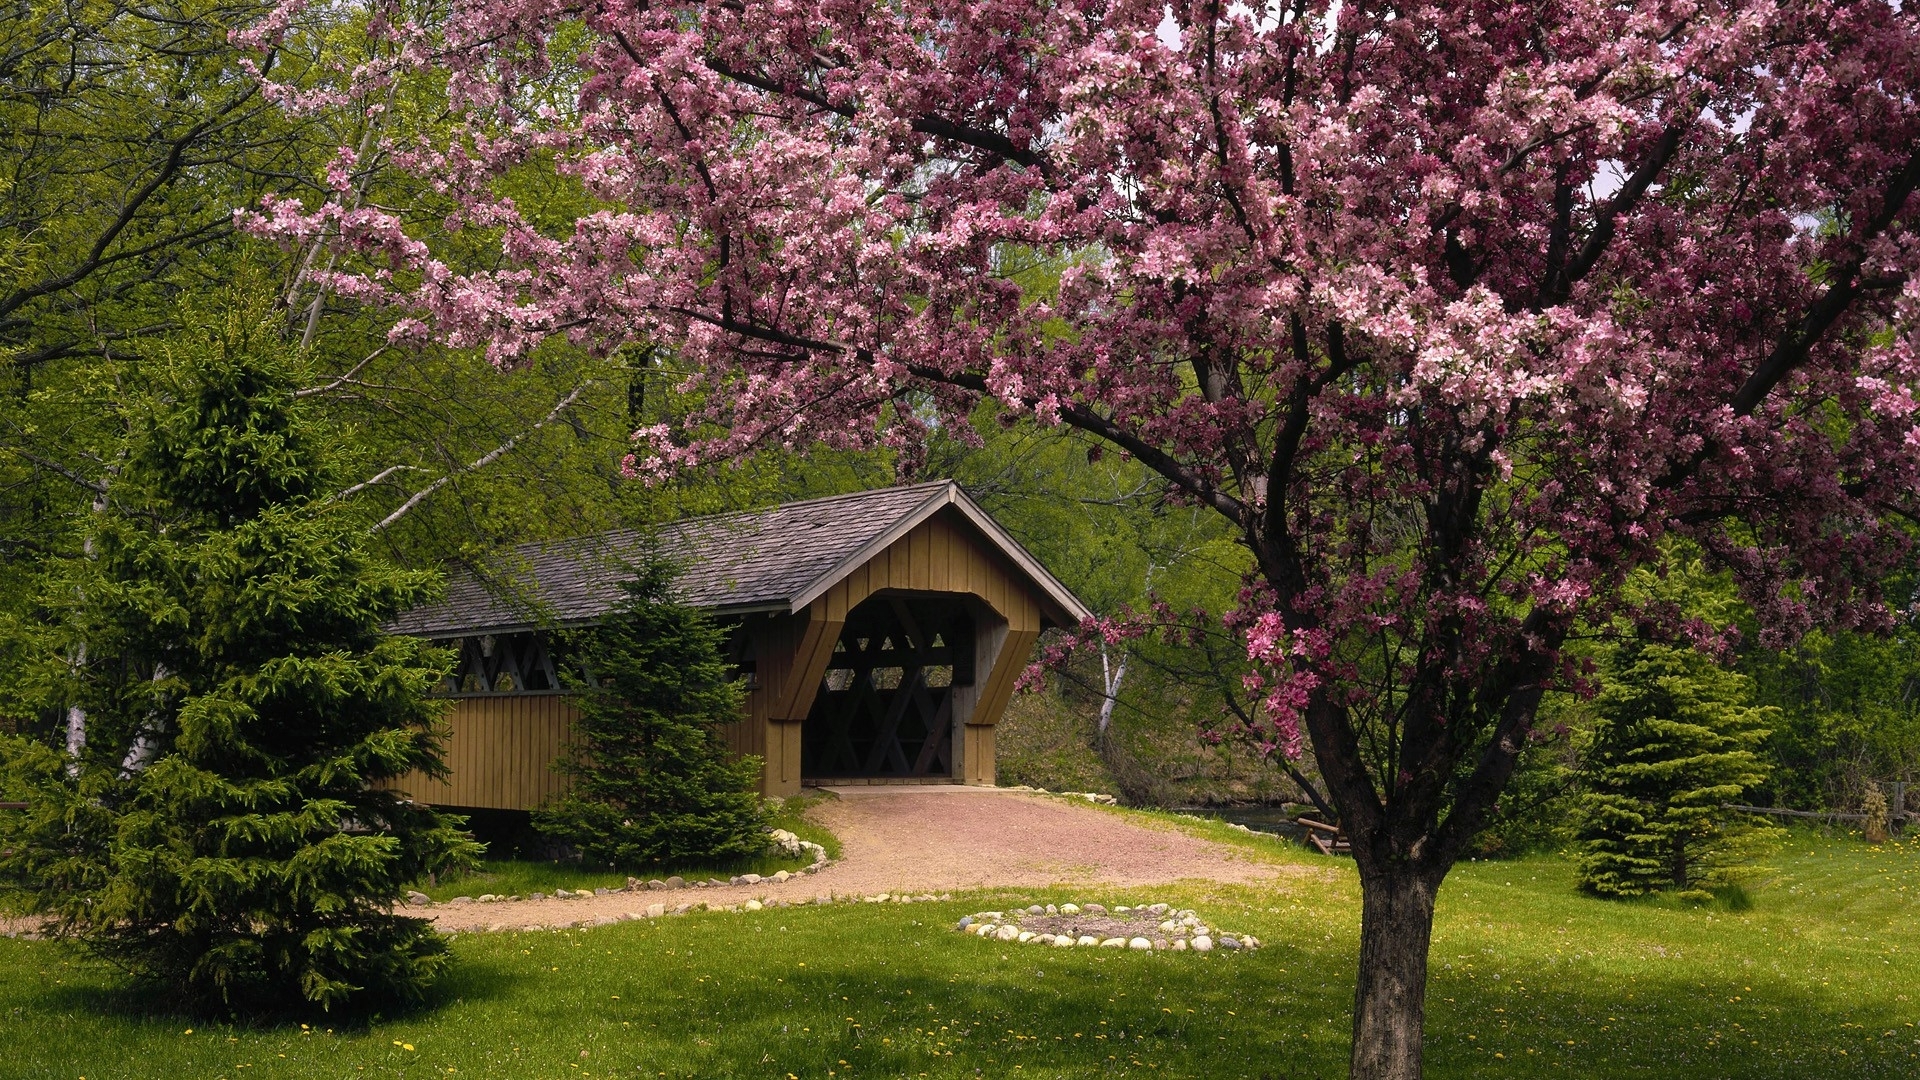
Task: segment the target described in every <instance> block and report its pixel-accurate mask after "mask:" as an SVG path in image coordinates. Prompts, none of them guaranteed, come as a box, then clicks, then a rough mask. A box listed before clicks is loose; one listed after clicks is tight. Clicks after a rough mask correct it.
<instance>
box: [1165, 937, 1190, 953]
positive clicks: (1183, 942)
mask: <svg viewBox="0 0 1920 1080" xmlns="http://www.w3.org/2000/svg"><path fill="white" fill-rule="evenodd" d="M1168 948H1170V949H1172V950H1173V951H1174V952H1186V951H1187V939H1186V938H1174V939H1173V944H1172V945H1170V946H1168Z"/></svg>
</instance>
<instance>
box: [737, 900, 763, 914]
mask: <svg viewBox="0 0 1920 1080" xmlns="http://www.w3.org/2000/svg"><path fill="white" fill-rule="evenodd" d="M740 906H741V907H744V908H746V909H747V910H748V911H759V910H760V909H761V908H764V907H766V906H767V905H765V904H763V903H761V902H760V901H758V900H749V901H747V902H746V903H744V904H742V905H740Z"/></svg>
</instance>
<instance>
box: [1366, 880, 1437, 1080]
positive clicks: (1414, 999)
mask: <svg viewBox="0 0 1920 1080" xmlns="http://www.w3.org/2000/svg"><path fill="white" fill-rule="evenodd" d="M1440 877H1441V875H1440V874H1436V873H1433V872H1432V871H1431V870H1429V869H1427V868H1424V867H1419V866H1416V865H1414V864H1411V863H1405V862H1391V863H1387V864H1385V865H1382V866H1374V867H1368V866H1366V865H1364V864H1363V865H1362V866H1361V870H1360V882H1361V907H1360V976H1359V979H1358V981H1357V983H1356V985H1355V988H1354V995H1353V1057H1352V1063H1351V1074H1350V1075H1351V1076H1352V1077H1353V1080H1420V1070H1421V1045H1422V1041H1421V1039H1422V1030H1423V1029H1424V1027H1425V1024H1426V1015H1427V947H1428V945H1429V943H1430V942H1431V941H1432V938H1433V900H1434V895H1435V894H1436V893H1437V892H1438V891H1439V883H1440Z"/></svg>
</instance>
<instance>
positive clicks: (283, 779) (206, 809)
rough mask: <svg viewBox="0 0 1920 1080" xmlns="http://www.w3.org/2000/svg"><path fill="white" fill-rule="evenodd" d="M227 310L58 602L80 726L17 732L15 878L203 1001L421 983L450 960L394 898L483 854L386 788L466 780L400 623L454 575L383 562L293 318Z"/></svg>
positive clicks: (84, 931)
mask: <svg viewBox="0 0 1920 1080" xmlns="http://www.w3.org/2000/svg"><path fill="white" fill-rule="evenodd" d="M211 321H212V322H213V324H214V325H213V326H212V327H211V328H209V329H206V330H203V331H200V332H197V333H196V334H195V335H194V337H193V338H192V339H191V340H190V341H189V342H187V343H186V344H185V346H184V347H183V348H179V349H176V350H172V351H170V352H169V354H168V355H166V356H164V357H162V358H161V359H162V362H161V363H157V364H155V365H152V366H151V367H150V368H149V370H157V371H160V372H163V373H164V374H163V375H162V376H161V377H160V380H159V381H160V383H161V385H160V386H159V388H158V390H157V392H156V394H155V395H154V397H153V399H152V400H151V402H150V403H149V405H150V407H148V408H146V409H145V410H143V411H141V410H136V415H135V416H134V417H133V419H132V423H131V430H132V435H131V441H130V444H129V446H128V449H127V453H126V457H125V463H124V467H123V468H122V470H121V471H120V474H119V475H118V477H117V478H116V479H115V480H114V482H113V483H112V486H111V488H110V489H109V495H110V497H108V498H106V499H105V500H103V502H104V507H103V509H101V510H100V511H99V512H98V513H96V514H95V517H94V521H93V523H92V528H91V536H92V539H91V543H90V548H91V550H90V552H89V556H88V557H87V558H82V559H76V560H74V565H73V566H72V567H71V568H70V573H69V576H68V577H67V579H66V580H65V581H64V582H63V583H62V584H61V586H60V587H59V588H58V589H57V590H56V591H55V592H54V593H53V595H54V596H55V597H56V598H58V602H59V603H60V604H61V605H62V606H64V607H65V611H64V612H63V613H61V614H62V615H63V617H64V628H65V630H66V631H68V632H69V634H70V635H71V636H70V640H69V641H68V643H67V645H66V647H65V648H64V649H63V650H62V654H61V658H60V659H61V662H62V663H63V664H64V665H65V666H67V667H68V668H70V670H71V674H70V677H69V678H67V679H66V680H65V681H64V683H63V685H61V687H60V692H61V694H62V696H61V698H60V699H59V700H58V702H57V703H58V704H60V705H63V706H67V705H70V706H72V707H74V708H77V709H82V710H84V717H85V743H84V747H83V748H81V750H80V753H79V754H78V756H77V757H69V755H68V754H67V753H66V751H65V748H64V747H55V746H51V745H46V744H43V743H35V742H31V741H29V740H26V739H22V738H14V739H11V740H9V741H8V743H7V744H6V747H5V749H6V751H7V754H6V756H7V759H8V764H9V766H10V771H11V772H12V774H13V776H14V778H15V782H16V783H17V784H19V785H20V786H22V787H24V788H26V789H27V790H28V792H29V794H28V798H29V800H30V802H31V807H30V811H29V813H28V814H26V815H24V816H23V817H22V816H19V815H9V817H10V818H14V819H15V820H13V821H12V822H11V824H10V825H9V826H8V828H9V835H8V836H6V837H5V838H4V840H3V841H0V848H6V849H9V850H8V851H7V852H6V853H4V854H3V855H0V887H4V888H5V890H6V891H7V892H8V893H9V894H11V897H10V898H11V899H12V901H13V903H14V906H16V907H24V908H25V909H27V910H30V911H32V912H36V913H39V914H41V915H45V916H51V917H52V920H51V921H52V923H53V925H54V927H55V929H56V931H57V933H58V934H59V935H60V936H61V937H64V938H66V939H69V940H71V941H75V942H77V943H79V944H80V945H82V946H83V947H85V948H86V949H87V950H89V951H91V952H93V953H94V954H97V955H99V956H101V957H104V958H106V959H108V960H110V961H112V962H114V963H116V964H118V965H120V966H122V967H124V968H125V969H126V970H128V971H130V972H132V973H134V974H135V975H138V976H141V977H144V978H147V979H151V980H155V981H157V982H159V983H160V984H162V985H164V986H165V987H167V988H169V989H170V991H171V992H172V993H174V994H175V995H177V996H178V997H179V998H181V999H182V1000H183V1001H185V1002H188V1003H191V1004H193V1005H196V1006H202V1007H206V1006H211V1007H214V1008H223V1009H227V1010H248V1011H254V1010H258V1009H272V1008H280V1007H289V1006H291V1007H306V1006H308V1005H318V1006H320V1007H322V1008H330V1007H334V1006H340V1005H343V1004H350V1003H357V1002H359V1001H362V1000H365V1001H369V1002H371V1001H374V1000H387V999H393V998H399V999H408V998H415V997H418V996H419V995H420V993H421V992H422V991H423V989H424V988H425V987H426V986H427V984H428V983H429V981H430V980H431V979H432V978H433V977H434V976H435V974H436V973H438V972H439V971H440V970H441V969H442V968H443V967H444V966H445V964H446V963H447V961H448V954H447V950H446V947H445V945H444V944H442V942H441V940H440V938H439V936H438V935H437V934H436V933H435V932H434V931H433V929H432V927H431V925H430V924H429V923H428V922H426V921H425V920H422V919H415V918H406V917H402V916H399V915H396V914H394V913H393V912H392V908H393V906H394V904H395V902H396V901H397V900H398V899H399V897H400V896H401V893H402V890H403V889H404V888H405V887H406V886H407V885H408V884H409V883H410V882H413V881H415V880H416V879H419V878H421V877H423V876H424V875H426V874H427V873H429V872H431V871H436V870H443V869H447V868H450V867H454V866H458V865H462V864H465V863H467V862H469V861H470V860H471V858H472V856H473V854H474V853H475V851H476V850H477V849H476V847H475V845H473V843H472V841H471V840H469V839H467V838H466V837H465V835H464V833H462V832H461V831H459V829H458V825H459V821H458V819H455V818H448V817H445V816H442V815H440V814H438V813H436V812H434V811H433V810H431V809H429V808H427V807H425V806H422V805H418V804H415V803H413V802H410V801H408V800H406V799H405V798H403V797H402V796H401V795H400V794H399V793H398V792H395V791H391V790H385V789H383V788H382V787H381V786H380V785H381V783H382V782H383V781H390V780H393V779H395V778H398V777H400V776H402V775H403V774H406V773H408V772H410V771H412V770H421V771H424V772H427V773H429V774H443V772H444V766H443V765H442V763H441V759H440V749H439V739H438V736H437V734H436V726H437V722H438V716H439V711H440V710H439V707H438V706H437V705H436V704H435V703H434V702H433V701H432V700H431V699H430V698H429V697H428V696H427V695H428V692H429V690H430V689H431V688H432V687H433V686H434V685H435V684H436V683H437V681H438V680H439V679H440V678H441V677H443V675H444V673H445V671H446V667H447V661H448V658H447V657H446V656H445V654H444V653H443V652H441V651H439V650H434V649H430V648H428V647H427V646H426V645H425V644H424V643H422V642H420V641H417V640H414V639H410V638H397V637H390V636H388V635H386V634H384V633H382V632H381V629H380V627H381V624H382V623H383V622H384V621H386V620H387V619H389V618H391V617H392V616H393V615H394V614H396V613H397V612H399V611H401V610H403V609H405V608H406V607H408V606H410V605H412V604H414V603H416V602H418V601H419V600H421V599H423V598H424V597H425V596H426V594H428V592H429V590H430V589H431V587H432V585H433V583H434V579H433V578H432V577H431V576H430V575H425V574H421V573H416V572H408V571H402V570H398V569H395V568H393V567H391V566H388V565H386V564H384V563H383V562H381V561H380V560H379V559H376V558H375V557H373V556H372V555H371V554H370V553H369V552H368V550H367V547H366V543H365V540H364V536H365V531H364V523H363V522H358V521H356V520H354V519H353V518H352V516H351V515H350V514H348V513H347V512H346V511H345V510H344V509H343V507H342V505H341V504H340V503H338V502H333V501H329V500H328V498H327V497H326V496H327V494H328V491H329V485H328V479H329V478H328V468H327V459H328V443H327V434H326V432H325V430H324V429H322V428H320V427H319V426H317V424H316V423H315V422H314V421H313V420H312V419H310V418H309V417H308V416H307V415H306V414H305V412H304V410H303V409H302V407H301V406H300V405H299V403H298V401H297V399H296V397H295V395H294V390H295V388H296V387H297V386H298V385H299V384H298V382H297V381H296V378H295V376H296V375H297V374H298V368H297V365H296V364H294V363H292V362H290V361H288V360H286V359H284V357H282V356H281V355H280V354H279V352H278V344H277V342H276V341H275V339H274V337H273V333H272V328H271V327H270V326H265V325H261V324H259V323H258V322H257V321H255V319H254V318H253V317H252V315H250V314H246V313H234V314H231V315H228V316H226V317H225V318H223V319H214V320H211ZM80 645H84V647H85V651H84V654H82V653H80V652H79V650H78V646H80ZM80 655H84V663H75V662H74V659H75V658H76V657H78V656H80Z"/></svg>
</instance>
